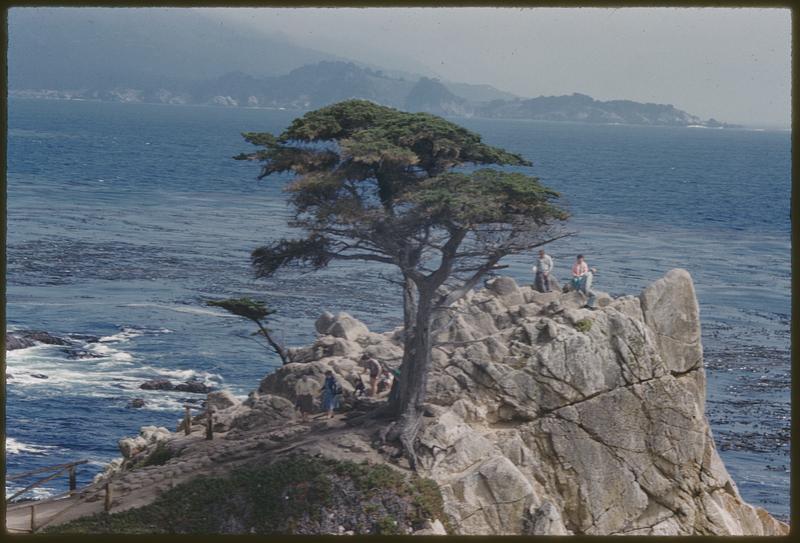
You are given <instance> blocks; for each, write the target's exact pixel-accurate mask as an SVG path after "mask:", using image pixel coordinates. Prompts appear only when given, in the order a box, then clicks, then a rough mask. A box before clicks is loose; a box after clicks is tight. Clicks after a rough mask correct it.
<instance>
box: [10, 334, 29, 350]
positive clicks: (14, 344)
mask: <svg viewBox="0 0 800 543" xmlns="http://www.w3.org/2000/svg"><path fill="white" fill-rule="evenodd" d="M34 345H36V342H35V341H33V340H32V339H28V338H26V337H23V336H21V335H18V334H16V333H14V332H6V351H16V350H17V349H26V348H28V347H33V346H34Z"/></svg>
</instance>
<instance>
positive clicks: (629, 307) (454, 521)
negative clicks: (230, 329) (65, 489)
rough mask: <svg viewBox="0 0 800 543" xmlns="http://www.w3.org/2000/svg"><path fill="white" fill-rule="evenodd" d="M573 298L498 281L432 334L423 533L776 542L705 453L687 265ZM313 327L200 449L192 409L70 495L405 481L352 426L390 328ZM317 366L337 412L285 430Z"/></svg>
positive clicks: (378, 435) (773, 525)
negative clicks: (247, 474) (349, 475)
mask: <svg viewBox="0 0 800 543" xmlns="http://www.w3.org/2000/svg"><path fill="white" fill-rule="evenodd" d="M584 303H585V299H584V297H583V295H582V294H580V293H578V292H570V293H567V294H562V293H560V292H553V293H546V294H543V293H538V292H535V291H533V290H532V289H531V288H529V287H519V286H518V285H517V284H516V283H515V282H514V281H513V280H512V279H510V278H507V277H498V278H495V279H492V280H491V281H489V282H487V288H485V289H482V290H479V291H475V292H472V293H470V294H469V295H468V296H467V297H466V298H465V299H464V300H462V301H460V302H458V303H456V304H454V306H453V308H452V311H450V312H449V315H448V316H447V317H446V318H442V319H441V320H440V321H439V322H436V323H435V324H434V329H435V330H436V333H435V334H434V337H433V341H434V345H435V348H434V351H433V368H432V372H431V375H430V379H429V388H428V402H427V404H426V417H424V423H423V428H422V430H421V431H420V434H419V443H418V446H417V454H418V460H419V464H420V466H419V470H418V475H420V476H422V477H425V478H428V479H431V480H433V481H435V483H436V485H437V486H438V489H439V492H440V494H441V498H442V503H443V515H444V516H445V517H446V518H441V519H439V518H429V519H427V521H429V524H430V526H434V525H436V526H437V530H438V526H439V525H442V526H443V525H444V524H446V525H447V526H448V527H450V530H449V531H448V533H453V534H470V535H472V534H484V535H486V534H497V535H500V534H536V535H556V534H587V535H616V534H628V535H649V534H651V535H785V534H787V533H788V525H786V524H785V523H782V522H780V521H778V520H776V519H774V518H773V517H771V516H770V515H769V514H768V513H767V512H766V511H765V510H764V509H762V508H760V507H753V506H751V505H749V504H747V503H745V502H744V500H743V499H742V498H741V496H740V494H739V492H738V489H737V488H736V484H735V482H734V481H733V480H732V479H731V477H730V475H729V474H728V472H727V470H726V469H725V466H724V465H723V463H722V461H721V459H720V458H719V455H718V453H717V450H716V447H715V444H714V440H713V438H712V435H711V430H710V427H709V425H708V421H707V419H706V415H705V401H706V380H705V370H704V366H703V351H702V345H701V341H700V320H699V311H698V305H697V300H696V297H695V292H694V286H693V284H692V280H691V277H690V276H689V274H688V272H686V271H685V270H672V271H670V272H669V273H667V274H666V275H665V276H664V277H663V278H662V279H660V280H658V281H656V282H655V283H653V284H652V285H651V286H649V287H647V288H646V289H645V290H644V291H643V292H642V293H641V294H640V295H639V296H621V297H618V298H612V297H611V296H609V295H607V294H601V295H599V296H598V299H597V305H598V309H597V310H594V311H592V310H589V309H585V308H583V307H582V306H583V305H584ZM317 331H318V332H319V336H318V338H317V340H316V341H315V342H314V343H313V344H312V345H310V346H307V347H302V348H297V349H292V350H290V356H291V359H292V363H290V364H288V365H286V366H283V367H281V368H279V369H278V370H277V371H275V372H274V373H272V374H269V375H267V376H266V377H265V378H264V379H263V380H262V382H261V383H260V385H259V387H258V389H257V390H254V391H253V392H252V393H251V394H250V395H249V397H248V398H247V400H245V401H244V402H240V401H238V400H237V399H236V398H234V397H233V396H232V395H230V394H228V393H227V392H225V391H220V392H212V393H210V394H209V395H208V399H207V402H206V404H207V407H208V408H210V409H212V410H213V430H214V432H215V436H214V440H212V441H207V440H205V439H204V432H205V420H206V414H200V415H198V416H197V417H195V418H194V419H193V420H192V425H191V426H190V428H189V430H190V432H189V435H185V433H184V430H185V428H183V425H182V424H181V425H179V427H178V428H177V429H176V432H175V433H173V432H170V431H169V430H167V429H165V428H155V427H147V428H143V429H142V432H141V434H140V436H138V437H136V438H126V439H123V440H121V441H120V444H119V445H120V450H121V452H122V454H123V457H122V458H121V459H118V460H116V461H114V462H112V464H111V465H109V467H108V468H107V469H106V471H105V472H104V473H103V474H100V475H98V477H97V478H96V481H95V483H94V484H93V485H91V486H90V487H89V488H87V489H85V490H84V493H83V496H85V498H86V500H87V503H89V498H90V497H91V496H92V495H96V493H97V491H98V489H100V488H102V487H103V485H105V483H111V484H113V485H114V486H115V488H117V492H116V496H117V498H116V502H115V503H114V504H113V507H112V510H111V513H115V512H118V511H123V510H131V509H134V508H138V507H142V506H145V505H147V504H149V503H153V502H154V501H155V500H157V499H158V498H159V496H160V495H162V494H163V492H167V491H168V490H169V489H170V488H173V487H174V486H175V485H180V484H184V483H186V482H188V481H191V480H193V479H194V478H196V477H198V476H204V475H211V474H213V475H221V474H225V473H230V472H231V470H234V469H235V468H237V467H238V466H242V465H261V464H264V465H270V464H271V463H273V462H277V461H279V460H280V459H282V458H286V457H287V455H297V454H300V455H305V456H308V457H322V458H327V459H331V460H338V461H352V462H362V461H366V462H368V463H370V464H372V465H385V466H388V467H390V468H391V469H393V470H395V471H397V472H398V473H403V474H406V475H407V476H408V475H410V473H409V470H408V466H407V464H406V463H405V461H404V459H403V458H402V457H401V456H400V454H399V450H398V449H397V448H396V447H394V445H393V444H391V443H385V442H383V440H382V436H383V435H385V430H386V421H382V420H379V419H374V418H370V417H369V416H368V415H369V413H371V412H373V411H374V410H375V407H377V405H376V403H374V402H372V401H370V400H367V401H362V400H354V399H353V396H352V393H353V391H354V386H355V383H356V382H357V379H359V378H360V374H361V371H362V370H361V369H360V368H359V367H358V365H357V360H358V358H359V357H360V356H361V354H362V353H364V352H366V353H369V354H370V355H371V356H373V357H375V358H377V359H378V360H380V361H381V362H382V363H383V364H384V365H385V366H387V367H390V368H396V367H397V366H398V365H399V362H400V356H401V354H402V352H401V348H402V347H401V345H402V342H401V337H402V330H400V329H397V330H393V331H389V332H386V333H382V334H378V333H374V332H370V331H369V330H368V329H367V327H366V326H364V325H363V324H362V323H360V322H359V321H357V320H356V319H354V318H352V317H350V316H349V315H347V314H339V315H337V316H334V315H331V314H329V313H326V314H324V315H323V316H321V317H320V319H319V320H318V321H317ZM326 370H332V371H333V372H334V373H335V374H336V376H337V378H338V380H339V382H340V383H341V384H342V387H343V388H344V390H345V396H346V398H348V399H349V401H348V402H347V407H346V409H347V410H346V412H345V413H343V414H342V415H340V416H338V417H337V418H336V419H334V420H333V421H331V422H325V421H312V422H311V423H308V424H303V423H300V422H297V421H295V420H294V412H293V411H294V409H293V407H294V401H295V396H294V388H295V384H296V382H297V381H298V380H299V379H301V378H303V377H305V376H309V377H311V378H312V379H314V380H316V381H317V382H318V383H320V384H321V382H322V379H323V376H324V373H325V371H326ZM157 451H161V453H159V454H164V451H168V453H167V454H166V455H165V456H164V461H163V463H160V464H154V463H152V462H150V461H149V460H150V459H152V458H153V455H154V454H156V452H157ZM93 493H94V494H93ZM89 509H91V508H89ZM89 509H85V510H84V514H85V512H86V511H89ZM330 513H331V514H333V515H334V516H335V515H336V510H335V508H334V509H333V510H332V511H330ZM67 520H70V519H69V518H66V517H65V518H64V519H63V521H67ZM436 521H441V523H443V524H441V523H440V524H435V523H436ZM246 528H247V527H246V526H242V529H246ZM404 528H405V529H406V531H405V532H402V533H413V532H419V531H420V530H419V529H417V530H414V529H413V527H412V526H407V527H404ZM54 529H57V527H56V528H54ZM424 529H429V528H423V530H424ZM56 531H57V530H56ZM355 533H359V532H358V531H356V532H355ZM373 533H380V532H373ZM424 533H430V532H424Z"/></svg>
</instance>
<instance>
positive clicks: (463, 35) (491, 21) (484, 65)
mask: <svg viewBox="0 0 800 543" xmlns="http://www.w3.org/2000/svg"><path fill="white" fill-rule="evenodd" d="M199 11H200V12H202V13H204V14H206V15H208V16H213V17H215V18H217V17H218V18H220V19H221V20H223V21H230V22H231V23H234V22H236V23H244V24H247V25H251V26H253V27H255V28H259V29H261V30H262V31H264V32H265V33H275V32H281V33H283V34H285V35H286V36H288V37H290V38H291V40H292V41H293V42H295V43H297V44H301V45H304V46H306V47H311V48H313V49H318V50H323V51H326V52H330V53H333V54H337V55H341V56H343V57H347V58H351V59H353V60H357V61H361V62H366V63H371V64H375V65H379V66H384V67H386V68H388V69H397V70H406V71H411V72H420V71H423V70H425V71H427V72H428V73H432V74H436V75H438V76H439V77H441V78H443V79H446V80H450V81H456V82H464V83H486V84H490V85H492V86H494V87H497V88H499V89H501V90H505V91H508V92H512V93H514V94H517V95H520V96H523V97H535V96H539V95H560V94H571V93H573V92H580V93H583V94H588V95H590V96H592V97H594V98H595V99H598V100H611V99H630V100H636V101H639V102H656V103H663V104H673V105H674V106H675V107H677V108H679V109H683V110H685V111H688V112H689V113H692V114H694V115H698V116H699V117H702V118H703V119H706V118H709V117H714V118H716V119H718V120H721V121H726V122H732V123H742V124H748V125H756V126H789V124H790V121H791V113H790V111H791V98H790V97H791V11H790V10H789V9H760V8H758V9H751V8H730V9H728V8H702V9H698V8H619V9H611V8H366V9H365V8H329V9H311V8H202V9H199Z"/></svg>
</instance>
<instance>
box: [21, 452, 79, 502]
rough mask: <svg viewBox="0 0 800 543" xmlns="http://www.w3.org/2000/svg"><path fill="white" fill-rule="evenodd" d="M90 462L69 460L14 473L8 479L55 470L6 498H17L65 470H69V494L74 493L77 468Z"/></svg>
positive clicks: (22, 477)
mask: <svg viewBox="0 0 800 543" xmlns="http://www.w3.org/2000/svg"><path fill="white" fill-rule="evenodd" d="M87 462H89V461H88V460H78V461H77V462H68V463H66V464H57V465H55V466H46V467H44V468H39V469H35V470H31V471H26V472H25V473H19V474H17V475H12V476H10V477H6V481H17V480H19V479H24V478H26V477H30V476H31V475H37V474H39V473H47V472H48V471H55V473H53V474H51V475H48V476H47V477H43V478H42V479H39V480H38V481H34V482H32V483H31V484H29V485H28V486H26V487H25V488H23V489H22V490H18V491H17V492H15V493H14V494H12V495H11V496H10V497H8V498H7V499H6V501H8V502H10V501H11V500H13V499H14V498H17V497H19V496H21V495H23V494H25V493H26V492H29V491H31V490H33V489H34V488H36V487H37V486H41V485H43V484H44V483H46V482H48V481H52V480H53V479H55V478H56V477H59V476H60V475H63V474H64V472H65V471H68V472H69V494H74V493H75V490H76V489H77V482H76V481H77V479H76V476H75V468H76V467H77V466H80V465H81V464H86V463H87Z"/></svg>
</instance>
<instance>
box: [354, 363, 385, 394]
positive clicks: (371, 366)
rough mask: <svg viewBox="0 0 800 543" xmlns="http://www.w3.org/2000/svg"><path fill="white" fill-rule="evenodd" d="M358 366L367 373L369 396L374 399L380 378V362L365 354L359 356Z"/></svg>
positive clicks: (381, 368)
mask: <svg viewBox="0 0 800 543" xmlns="http://www.w3.org/2000/svg"><path fill="white" fill-rule="evenodd" d="M360 365H361V367H362V368H364V370H365V371H368V372H369V395H370V396H372V397H373V398H374V397H375V396H376V395H377V394H378V377H380V375H381V371H382V370H383V367H382V366H381V363H380V362H378V361H377V360H375V359H374V358H372V357H371V356H370V355H368V354H367V353H364V354H363V355H361V363H360Z"/></svg>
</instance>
